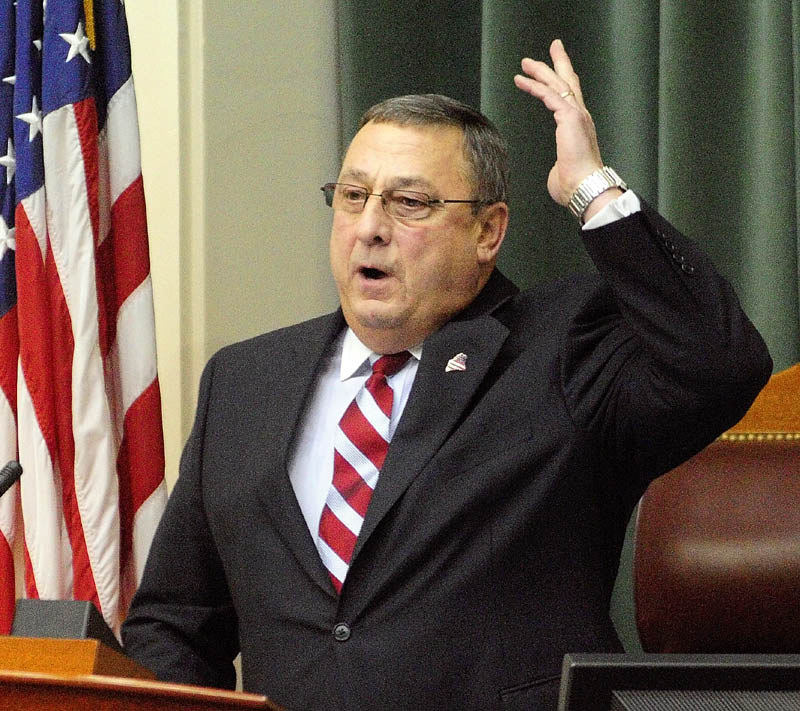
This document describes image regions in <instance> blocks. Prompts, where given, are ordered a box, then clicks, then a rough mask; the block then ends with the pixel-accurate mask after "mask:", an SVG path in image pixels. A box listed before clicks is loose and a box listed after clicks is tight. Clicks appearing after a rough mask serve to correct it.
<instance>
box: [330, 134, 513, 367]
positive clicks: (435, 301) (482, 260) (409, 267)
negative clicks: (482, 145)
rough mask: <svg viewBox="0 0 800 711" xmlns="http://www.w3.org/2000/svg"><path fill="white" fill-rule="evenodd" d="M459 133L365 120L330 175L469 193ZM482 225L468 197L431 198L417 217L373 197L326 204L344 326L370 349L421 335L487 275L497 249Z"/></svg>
mask: <svg viewBox="0 0 800 711" xmlns="http://www.w3.org/2000/svg"><path fill="white" fill-rule="evenodd" d="M462 140H463V134H462V131H461V129H459V128H456V127H452V126H441V127H439V126H437V127H430V126H424V127H418V126H398V125H396V124H392V123H374V122H370V123H368V124H367V125H365V126H364V127H363V128H362V129H361V130H360V131H359V132H358V133H357V134H356V136H355V138H354V139H353V141H352V143H351V144H350V147H349V149H348V151H347V154H346V155H345V158H344V162H343V164H342V169H341V171H340V173H339V178H338V182H340V183H349V184H352V185H358V186H361V187H364V188H366V189H367V190H369V192H370V193H382V192H383V191H384V190H390V189H393V188H394V189H405V190H414V191H417V192H421V193H427V194H428V195H430V197H431V198H434V199H453V200H471V199H473V198H474V197H475V196H474V194H473V193H474V190H473V187H472V185H471V184H470V180H469V179H468V177H467V176H468V168H467V164H466V161H465V158H464V153H463V148H462ZM504 208H505V206H503V209H504ZM482 212H483V211H482ZM503 214H504V215H505V213H503ZM504 226H505V222H503V227H504ZM485 232H486V229H485V224H484V220H483V219H482V213H479V214H478V215H474V214H473V213H472V205H468V204H457V203H456V204H448V205H445V206H441V207H435V208H434V209H433V212H432V213H431V215H430V216H429V217H427V218H425V219H422V220H398V219H397V218H394V217H391V216H390V215H387V214H386V212H384V210H383V207H382V205H381V200H380V198H378V197H370V198H369V199H368V200H367V204H366V206H365V207H364V210H363V211H362V212H360V213H355V214H353V213H348V212H345V211H339V210H337V211H334V217H333V227H332V230H331V245H330V251H331V267H332V270H333V276H334V279H335V281H336V286H337V288H338V290H339V299H340V302H341V305H342V310H343V311H344V316H345V319H346V320H347V323H348V325H349V326H350V327H351V328H352V329H353V330H354V331H355V333H356V335H357V336H358V337H359V338H360V339H361V340H362V341H363V342H364V343H365V344H366V345H368V346H369V347H370V348H372V349H374V350H375V351H378V352H384V353H389V352H395V351H398V350H403V349H404V348H408V347H411V346H414V345H416V344H417V343H420V342H421V341H422V340H424V339H425V337H426V336H428V335H429V334H431V333H432V332H434V331H435V330H437V329H438V328H440V327H441V326H442V325H443V324H444V323H446V322H447V321H448V320H449V319H450V318H451V317H452V316H453V315H455V314H456V313H458V312H459V311H460V310H461V309H463V308H464V307H465V306H467V305H468V304H469V303H470V302H471V301H472V300H473V299H474V297H475V295H476V294H477V293H478V291H480V289H481V288H482V286H483V284H484V283H485V280H486V278H487V276H488V274H489V272H490V271H491V266H492V264H493V261H494V257H495V255H496V252H497V248H496V247H494V246H492V247H490V248H487V246H486V244H485V243H486V241H487V238H486V236H485V234H484V233H485ZM501 238H502V235H501ZM497 247H499V243H498V244H497Z"/></svg>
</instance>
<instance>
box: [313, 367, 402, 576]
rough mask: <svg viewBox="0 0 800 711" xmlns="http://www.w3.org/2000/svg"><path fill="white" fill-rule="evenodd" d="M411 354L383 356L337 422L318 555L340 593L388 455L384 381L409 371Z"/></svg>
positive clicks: (390, 397)
mask: <svg viewBox="0 0 800 711" xmlns="http://www.w3.org/2000/svg"><path fill="white" fill-rule="evenodd" d="M410 355H411V354H410V353H409V352H408V351H403V352H402V353H393V354H391V355H385V356H382V357H380V358H378V360H376V361H375V362H374V363H373V364H372V375H370V376H369V378H368V379H367V382H366V383H364V387H362V388H361V389H360V390H359V391H358V393H356V396H355V398H354V399H353V402H351V403H350V404H349V405H348V407H347V409H346V410H345V412H344V415H342V419H341V420H339V427H338V428H337V430H336V436H335V439H334V452H333V482H332V483H331V488H330V491H329V492H328V498H327V499H326V501H325V506H324V507H323V509H322V515H321V516H320V519H319V542H318V545H319V551H320V556H321V557H322V562H323V563H324V564H325V567H326V568H327V569H328V573H329V574H330V576H331V580H332V581H333V586H334V587H335V588H336V591H337V592H339V591H340V590H341V589H342V583H343V582H344V579H345V576H346V575H347V569H348V567H349V566H350V559H351V557H352V556H353V549H354V548H355V545H356V539H357V538H358V533H359V531H360V530H361V524H362V523H364V516H365V515H366V513H367V506H368V505H369V501H370V499H371V498H372V491H373V490H374V489H375V485H376V484H377V483H378V475H379V473H380V470H381V467H382V466H383V460H384V459H386V453H387V451H388V450H389V422H390V419H391V416H392V402H393V401H394V393H393V391H392V388H391V386H390V385H389V384H388V383H387V382H386V378H387V377H389V376H392V375H394V374H395V373H396V372H397V371H398V370H400V368H402V367H403V365H405V363H406V361H407V360H408V358H409V356H410Z"/></svg>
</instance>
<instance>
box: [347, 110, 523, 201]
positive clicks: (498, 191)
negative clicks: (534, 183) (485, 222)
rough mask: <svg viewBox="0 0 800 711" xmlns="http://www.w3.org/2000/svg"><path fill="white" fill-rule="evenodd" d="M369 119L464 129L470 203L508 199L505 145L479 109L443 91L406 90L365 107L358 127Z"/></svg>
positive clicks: (399, 123)
mask: <svg viewBox="0 0 800 711" xmlns="http://www.w3.org/2000/svg"><path fill="white" fill-rule="evenodd" d="M370 121H375V122H376V123H394V124H398V125H400V126H442V125H444V126H457V127H458V128H460V129H461V130H462V131H463V132H464V157H465V158H466V161H467V166H468V167H469V170H470V172H471V175H468V176H467V178H468V179H470V180H471V182H472V185H473V187H474V189H475V196H474V197H475V199H476V200H479V201H480V202H479V203H478V204H477V205H474V206H473V211H474V212H477V211H478V210H479V209H480V208H481V207H484V206H485V205H491V204H492V203H494V202H507V201H508V149H507V148H506V142H505V141H504V140H503V137H502V136H501V135H500V132H499V131H498V130H497V128H496V127H495V125H494V124H493V123H492V122H491V121H490V120H489V119H488V118H486V116H484V115H483V114H482V113H481V112H480V111H476V110H475V109H473V108H472V107H471V106H468V105H467V104H464V103H462V102H460V101H456V100H455V99H451V98H450V97H448V96H443V95H442V94H409V95H407V96H397V97H394V98H392V99H386V101H382V102H380V103H379V104H375V105H374V106H373V107H371V108H369V109H367V111H366V112H365V113H364V114H363V116H362V117H361V121H360V123H359V124H358V127H359V129H360V128H361V127H362V126H364V125H365V124H367V123H369V122H370Z"/></svg>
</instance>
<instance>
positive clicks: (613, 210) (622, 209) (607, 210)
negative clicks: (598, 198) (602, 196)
mask: <svg viewBox="0 0 800 711" xmlns="http://www.w3.org/2000/svg"><path fill="white" fill-rule="evenodd" d="M641 209H642V204H641V203H640V202H639V197H638V196H637V195H636V193H635V192H633V190H626V191H625V192H624V193H622V195H620V196H619V197H618V198H617V199H616V200H614V201H613V202H610V203H608V205H606V206H605V207H604V208H603V209H602V210H600V212H598V213H597V214H596V215H593V216H592V218H591V219H589V220H587V221H586V223H585V224H584V225H583V229H584V230H595V229H597V228H598V227H605V226H606V225H608V224H611V223H612V222H615V221H616V220H621V219H622V218H623V217H628V215H633V214H634V213H635V212H639V211H640V210H641Z"/></svg>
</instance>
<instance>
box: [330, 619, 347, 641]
mask: <svg viewBox="0 0 800 711" xmlns="http://www.w3.org/2000/svg"><path fill="white" fill-rule="evenodd" d="M333 637H334V639H335V640H336V641H337V642H346V641H347V640H348V639H350V628H349V627H348V626H347V625H346V624H345V623H344V622H340V623H339V624H338V625H336V627H334V628H333Z"/></svg>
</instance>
